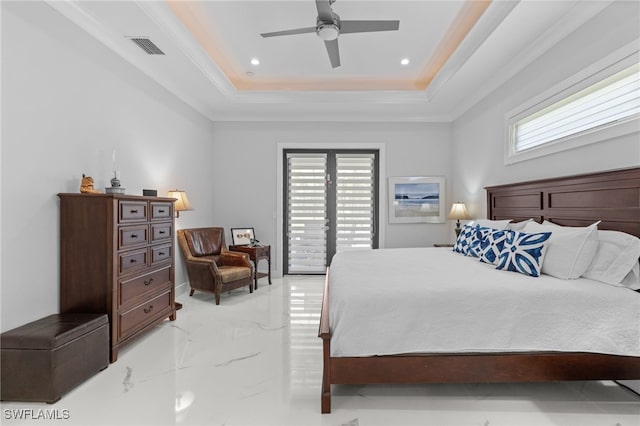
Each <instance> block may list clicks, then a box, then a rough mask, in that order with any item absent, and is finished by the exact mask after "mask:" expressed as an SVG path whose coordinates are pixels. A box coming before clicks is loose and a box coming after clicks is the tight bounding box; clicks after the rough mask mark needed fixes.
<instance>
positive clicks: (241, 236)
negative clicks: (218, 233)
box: [231, 228, 256, 246]
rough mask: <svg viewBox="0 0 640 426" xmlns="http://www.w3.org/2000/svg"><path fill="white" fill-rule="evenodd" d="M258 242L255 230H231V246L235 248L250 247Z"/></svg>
mask: <svg viewBox="0 0 640 426" xmlns="http://www.w3.org/2000/svg"><path fill="white" fill-rule="evenodd" d="M255 240H256V236H255V233H254V232H253V228H231V244H232V245H234V246H250V245H252V244H253V243H254V242H255Z"/></svg>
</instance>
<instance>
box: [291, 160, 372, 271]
mask: <svg viewBox="0 0 640 426" xmlns="http://www.w3.org/2000/svg"><path fill="white" fill-rule="evenodd" d="M284 157H285V158H284V161H283V164H284V165H285V168H286V170H285V173H284V175H285V176H286V179H285V183H284V185H285V188H284V193H285V194H286V195H285V197H283V198H284V204H285V205H284V212H285V214H284V220H285V223H284V226H283V229H284V233H285V235H284V238H283V241H284V256H285V259H284V273H285V274H324V273H325V272H326V268H327V266H328V265H329V263H330V262H331V258H332V257H333V255H334V254H335V253H336V252H339V251H342V250H353V249H362V248H377V247H378V227H377V226H376V224H377V222H378V211H377V206H378V151H377V150H366V151H365V150H285V151H284Z"/></svg>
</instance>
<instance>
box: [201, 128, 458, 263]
mask: <svg viewBox="0 0 640 426" xmlns="http://www.w3.org/2000/svg"><path fill="white" fill-rule="evenodd" d="M213 134H214V137H213V139H214V153H215V155H214V158H213V167H214V173H215V175H216V181H217V182H218V184H216V185H215V186H214V191H215V199H216V200H217V202H216V203H214V206H213V215H212V221H213V222H214V223H215V224H217V225H220V226H224V227H225V228H226V229H227V230H228V229H229V228H231V227H243V226H253V227H254V228H255V231H256V235H257V237H258V239H259V240H260V241H261V242H263V243H269V244H271V246H272V263H273V269H275V270H276V271H277V273H278V274H281V273H282V269H281V265H280V263H281V261H282V257H281V246H280V244H279V243H278V240H279V238H278V229H279V226H282V223H281V222H280V223H278V221H282V216H278V214H277V211H278V204H277V203H278V200H277V193H278V189H279V188H280V190H281V185H282V180H281V179H282V176H281V175H280V178H279V177H278V172H280V173H282V171H281V170H280V171H279V170H278V169H277V167H278V166H277V163H278V155H281V152H282V151H281V149H280V150H279V149H278V147H279V145H280V146H281V147H282V146H286V147H287V148H293V147H299V148H305V147H307V148H317V147H321V146H324V147H329V148H340V147H342V148H353V147H359V148H360V147H365V146H370V147H373V148H377V147H380V146H381V147H382V148H383V151H384V158H381V169H383V170H384V171H385V172H386V176H387V177H390V176H425V175H426V176H445V177H446V179H447V183H448V182H449V181H450V179H451V175H450V169H451V167H450V142H451V129H450V125H449V124H442V123H423V124H407V123H400V124H399V123H396V124H391V123H284V122H279V123H216V124H215V125H214V133H213ZM383 177H384V176H383ZM386 185H387V183H386V180H383V181H382V182H381V188H380V195H381V199H382V208H383V209H384V212H383V213H384V215H383V216H381V217H382V218H386V208H387V207H386V205H387V203H386V200H387V198H386V197H387V187H386ZM448 200H449V197H447V201H446V204H447V205H448V203H449V201H448ZM381 222H383V223H382V224H381V225H382V226H383V228H381V231H382V232H383V236H382V240H383V241H384V245H385V246H386V247H401V246H402V247H420V246H429V245H431V244H432V243H435V242H443V241H444V242H448V241H450V240H452V239H453V237H454V234H453V230H452V227H451V223H445V224H388V223H386V220H381ZM229 238H230V236H229V233H228V232H227V239H229Z"/></svg>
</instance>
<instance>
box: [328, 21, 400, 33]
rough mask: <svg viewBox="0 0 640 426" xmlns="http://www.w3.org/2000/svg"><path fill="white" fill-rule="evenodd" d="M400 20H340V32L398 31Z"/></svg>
mask: <svg viewBox="0 0 640 426" xmlns="http://www.w3.org/2000/svg"><path fill="white" fill-rule="evenodd" d="M398 28H400V21H340V34H349V33H368V32H373V31H396V30H397V29H398Z"/></svg>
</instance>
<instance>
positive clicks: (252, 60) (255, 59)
mask: <svg viewBox="0 0 640 426" xmlns="http://www.w3.org/2000/svg"><path fill="white" fill-rule="evenodd" d="M251 65H260V61H259V60H258V58H252V59H251Z"/></svg>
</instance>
